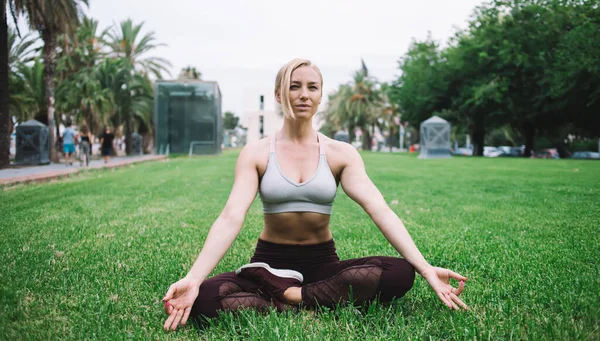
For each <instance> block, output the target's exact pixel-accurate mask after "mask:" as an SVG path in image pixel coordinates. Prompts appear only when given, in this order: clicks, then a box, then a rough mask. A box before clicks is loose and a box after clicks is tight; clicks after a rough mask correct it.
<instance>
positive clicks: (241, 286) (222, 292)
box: [191, 272, 258, 318]
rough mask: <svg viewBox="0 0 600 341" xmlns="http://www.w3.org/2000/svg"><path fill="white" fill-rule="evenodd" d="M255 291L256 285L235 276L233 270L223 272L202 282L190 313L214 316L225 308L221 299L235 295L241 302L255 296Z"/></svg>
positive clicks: (256, 290) (256, 289) (256, 291)
mask: <svg viewBox="0 0 600 341" xmlns="http://www.w3.org/2000/svg"><path fill="white" fill-rule="evenodd" d="M257 293H258V287H257V285H256V284H254V283H253V282H251V281H249V280H247V279H244V278H242V277H239V276H237V275H236V274H235V272H225V273H222V274H220V275H217V276H214V277H211V278H209V279H206V280H205V281H204V282H202V284H201V285H200V289H199V290H198V297H197V298H196V301H195V302H194V305H193V306H192V311H191V315H194V316H197V315H204V316H205V317H209V318H212V317H216V316H217V315H218V314H219V313H218V312H219V310H223V309H224V308H227V307H224V305H223V299H226V298H227V297H236V300H239V301H240V302H241V301H243V300H244V299H247V300H248V299H251V298H253V297H257V295H256V294H257Z"/></svg>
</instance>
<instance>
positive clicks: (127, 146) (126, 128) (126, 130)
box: [125, 114, 133, 155]
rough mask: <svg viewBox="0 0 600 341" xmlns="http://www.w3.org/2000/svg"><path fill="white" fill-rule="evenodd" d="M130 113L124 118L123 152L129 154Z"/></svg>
mask: <svg viewBox="0 0 600 341" xmlns="http://www.w3.org/2000/svg"><path fill="white" fill-rule="evenodd" d="M131 130H132V129H131V114H128V115H127V118H126V119H125V153H126V154H127V155H131V147H132V146H131V134H132V133H133V132H132V131H131Z"/></svg>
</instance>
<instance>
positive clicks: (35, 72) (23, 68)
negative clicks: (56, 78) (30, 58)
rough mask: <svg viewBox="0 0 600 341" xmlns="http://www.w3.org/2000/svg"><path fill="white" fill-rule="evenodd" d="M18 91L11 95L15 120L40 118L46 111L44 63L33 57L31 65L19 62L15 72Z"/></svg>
mask: <svg viewBox="0 0 600 341" xmlns="http://www.w3.org/2000/svg"><path fill="white" fill-rule="evenodd" d="M15 78H17V80H18V83H17V84H18V88H17V89H18V91H15V94H13V95H11V113H12V116H15V117H16V119H17V122H25V121H27V120H30V119H32V118H35V119H38V120H39V119H40V118H41V117H44V116H45V115H46V113H47V108H46V97H45V92H44V64H43V63H42V62H41V61H40V60H39V59H38V58H36V59H34V62H33V65H32V66H28V65H27V64H23V63H20V64H19V65H18V66H17V70H16V72H15Z"/></svg>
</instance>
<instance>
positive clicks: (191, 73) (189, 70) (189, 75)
mask: <svg viewBox="0 0 600 341" xmlns="http://www.w3.org/2000/svg"><path fill="white" fill-rule="evenodd" d="M201 78H202V73H201V72H200V71H198V70H196V68H195V67H193V66H187V67H185V68H183V69H181V71H180V72H179V77H177V79H180V80H185V79H190V80H199V79H201Z"/></svg>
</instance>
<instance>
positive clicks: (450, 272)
mask: <svg viewBox="0 0 600 341" xmlns="http://www.w3.org/2000/svg"><path fill="white" fill-rule="evenodd" d="M448 274H450V277H451V278H454V279H456V280H459V281H466V280H467V277H465V276H463V275H460V274H457V273H456V272H454V271H452V270H448Z"/></svg>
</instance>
